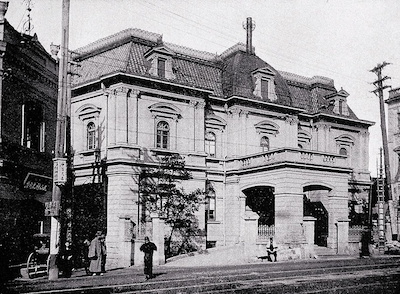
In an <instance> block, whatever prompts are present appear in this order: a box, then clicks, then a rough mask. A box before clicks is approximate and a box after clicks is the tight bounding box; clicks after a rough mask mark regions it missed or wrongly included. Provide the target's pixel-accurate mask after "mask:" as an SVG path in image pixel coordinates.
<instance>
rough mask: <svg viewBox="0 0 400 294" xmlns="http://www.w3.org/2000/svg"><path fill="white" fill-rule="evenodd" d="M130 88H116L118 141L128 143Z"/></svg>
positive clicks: (118, 142)
mask: <svg viewBox="0 0 400 294" xmlns="http://www.w3.org/2000/svg"><path fill="white" fill-rule="evenodd" d="M129 92H130V90H129V89H128V88H125V87H119V88H117V89H115V96H116V111H115V112H116V118H115V122H116V125H115V133H116V143H117V144H123V145H126V144H127V143H128V95H129Z"/></svg>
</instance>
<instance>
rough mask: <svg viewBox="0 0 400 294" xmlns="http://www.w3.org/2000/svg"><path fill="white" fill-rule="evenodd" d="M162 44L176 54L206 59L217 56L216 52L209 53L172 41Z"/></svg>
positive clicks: (209, 59) (212, 59) (212, 58)
mask: <svg viewBox="0 0 400 294" xmlns="http://www.w3.org/2000/svg"><path fill="white" fill-rule="evenodd" d="M164 45H165V46H166V47H168V48H170V49H171V50H172V51H174V52H175V53H178V54H182V55H186V56H189V57H194V58H198V59H202V60H206V61H214V60H216V59H217V58H218V54H214V53H210V52H207V51H202V50H197V49H193V48H190V47H186V46H182V45H177V44H174V43H169V42H164Z"/></svg>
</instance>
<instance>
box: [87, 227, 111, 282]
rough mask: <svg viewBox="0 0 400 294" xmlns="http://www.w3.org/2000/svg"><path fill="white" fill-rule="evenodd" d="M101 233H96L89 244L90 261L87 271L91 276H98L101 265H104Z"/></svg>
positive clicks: (104, 248)
mask: <svg viewBox="0 0 400 294" xmlns="http://www.w3.org/2000/svg"><path fill="white" fill-rule="evenodd" d="M102 237H103V233H102V232H101V231H97V233H96V237H95V238H94V239H93V240H92V241H91V242H90V246H89V253H88V257H89V259H90V266H89V271H90V272H91V273H92V275H93V276H96V275H100V276H102V275H103V273H102V271H101V265H102V264H103V263H104V261H103V259H104V257H105V255H106V254H107V253H106V247H105V243H104V242H103V241H102Z"/></svg>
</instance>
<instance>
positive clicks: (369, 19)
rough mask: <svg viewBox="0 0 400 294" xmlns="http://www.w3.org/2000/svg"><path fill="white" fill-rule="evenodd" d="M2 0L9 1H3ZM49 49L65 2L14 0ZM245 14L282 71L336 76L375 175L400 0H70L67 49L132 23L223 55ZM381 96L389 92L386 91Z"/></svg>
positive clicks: (394, 68)
mask: <svg viewBox="0 0 400 294" xmlns="http://www.w3.org/2000/svg"><path fill="white" fill-rule="evenodd" d="M3 1H4V0H3ZM28 2H30V3H31V12H30V16H31V27H32V28H33V29H32V32H31V33H32V34H33V33H36V34H37V35H38V38H39V41H40V42H41V43H42V44H43V46H44V47H45V49H46V50H48V51H50V49H49V48H50V44H51V43H54V44H60V43H61V8H62V0H31V1H28V0H11V1H10V3H9V8H8V11H7V13H6V18H7V20H8V21H9V22H10V23H11V25H13V26H14V28H16V29H17V30H18V31H21V32H23V31H24V28H26V27H27V26H26V25H25V26H24V24H26V21H27V19H28V18H27V4H28ZM247 17H252V19H253V21H254V22H255V25H256V27H255V30H254V32H253V42H252V44H253V46H254V47H255V53H256V55H258V56H259V57H260V58H262V59H263V60H264V61H266V62H267V63H269V64H270V65H271V66H272V67H274V68H275V69H277V70H281V71H287V72H292V73H295V74H299V75H302V76H305V77H312V76H326V77H329V78H332V79H334V82H335V87H336V89H338V90H339V89H341V88H343V89H344V90H346V91H347V92H348V93H349V94H350V96H349V97H348V98H347V99H348V104H349V106H350V107H351V108H352V109H353V111H354V112H355V113H356V115H357V116H358V117H359V118H360V119H363V120H368V121H373V122H375V125H374V126H373V127H371V128H370V129H369V131H370V144H369V150H370V163H369V169H370V171H371V175H373V176H374V175H376V163H377V161H378V155H379V148H380V147H381V145H382V143H381V142H382V136H381V130H380V115H379V100H378V97H377V96H375V94H373V93H371V91H373V90H374V89H375V87H374V85H373V84H372V83H373V82H374V81H375V80H376V79H377V77H376V75H375V74H374V73H372V72H370V70H371V69H373V68H374V67H375V66H376V65H378V64H381V63H383V62H384V61H385V62H388V63H390V65H388V66H386V67H385V68H384V69H383V75H387V76H389V77H391V79H390V80H387V82H386V85H390V86H392V87H393V88H398V87H400V1H398V0H218V1H217V0H197V1H196V0H70V34H69V48H70V49H71V50H74V49H77V48H79V47H81V46H84V45H87V44H89V43H90V42H93V41H96V40H98V39H100V38H103V37H106V36H109V35H111V34H114V33H117V32H119V31H122V30H124V29H127V28H139V29H143V30H146V31H150V32H154V33H158V34H162V35H163V40H164V41H165V42H169V43H174V44H178V45H182V46H186V47H190V48H193V49H197V50H202V51H207V52H211V53H217V54H220V53H222V52H223V51H225V50H226V49H227V48H229V47H231V46H232V45H234V44H236V43H238V42H242V43H246V31H245V30H244V29H243V23H245V21H246V18H247ZM384 97H385V98H387V97H388V92H387V90H386V91H385V92H384Z"/></svg>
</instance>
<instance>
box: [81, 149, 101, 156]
mask: <svg viewBox="0 0 400 294" xmlns="http://www.w3.org/2000/svg"><path fill="white" fill-rule="evenodd" d="M95 152H100V150H98V149H90V150H84V151H80V152H78V154H79V155H83V156H88V155H93V154H95Z"/></svg>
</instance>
